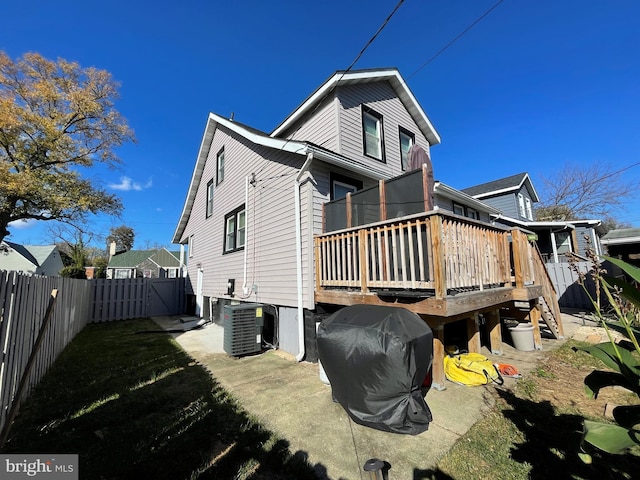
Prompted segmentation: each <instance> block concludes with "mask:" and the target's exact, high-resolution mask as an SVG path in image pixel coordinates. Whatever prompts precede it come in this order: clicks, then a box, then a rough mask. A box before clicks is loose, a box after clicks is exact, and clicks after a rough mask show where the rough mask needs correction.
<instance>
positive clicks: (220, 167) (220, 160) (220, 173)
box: [216, 147, 224, 185]
mask: <svg viewBox="0 0 640 480" xmlns="http://www.w3.org/2000/svg"><path fill="white" fill-rule="evenodd" d="M216 171H217V175H216V185H220V184H221V183H222V181H223V180H224V147H222V150H220V151H219V152H218V156H217V159H216Z"/></svg>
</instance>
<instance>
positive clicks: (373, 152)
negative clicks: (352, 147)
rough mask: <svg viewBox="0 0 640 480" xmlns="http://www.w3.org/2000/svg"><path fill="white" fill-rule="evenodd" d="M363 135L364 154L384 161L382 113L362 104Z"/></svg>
mask: <svg viewBox="0 0 640 480" xmlns="http://www.w3.org/2000/svg"><path fill="white" fill-rule="evenodd" d="M362 137H363V146H364V154H365V155H366V156H368V157H372V158H375V159H376V160H381V161H383V162H384V141H383V137H382V115H380V114H379V113H377V112H374V111H373V110H371V109H370V108H368V107H365V106H364V105H363V106H362Z"/></svg>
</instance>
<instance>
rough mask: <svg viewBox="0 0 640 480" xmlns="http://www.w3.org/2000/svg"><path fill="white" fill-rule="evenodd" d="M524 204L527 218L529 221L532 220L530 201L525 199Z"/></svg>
mask: <svg viewBox="0 0 640 480" xmlns="http://www.w3.org/2000/svg"><path fill="white" fill-rule="evenodd" d="M524 202H525V205H526V209H527V218H528V219H529V220H533V211H532V210H531V199H530V198H528V197H527V198H525V199H524Z"/></svg>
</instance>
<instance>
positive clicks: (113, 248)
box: [109, 242, 116, 258]
mask: <svg viewBox="0 0 640 480" xmlns="http://www.w3.org/2000/svg"><path fill="white" fill-rule="evenodd" d="M115 254H116V242H111V243H110V244H109V258H111V257H113V256H114V255H115Z"/></svg>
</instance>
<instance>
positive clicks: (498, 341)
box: [485, 309, 502, 355]
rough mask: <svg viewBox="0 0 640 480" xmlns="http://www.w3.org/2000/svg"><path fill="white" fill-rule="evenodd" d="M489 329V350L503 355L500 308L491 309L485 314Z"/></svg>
mask: <svg viewBox="0 0 640 480" xmlns="http://www.w3.org/2000/svg"><path fill="white" fill-rule="evenodd" d="M485 317H486V319H487V330H488V331H489V351H490V352H491V353H493V354H494V355H502V327H501V325H500V310H498V309H496V310H491V311H490V312H487V313H486V314H485Z"/></svg>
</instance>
